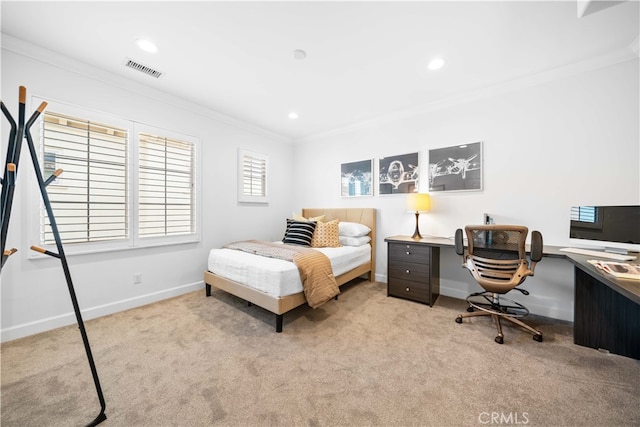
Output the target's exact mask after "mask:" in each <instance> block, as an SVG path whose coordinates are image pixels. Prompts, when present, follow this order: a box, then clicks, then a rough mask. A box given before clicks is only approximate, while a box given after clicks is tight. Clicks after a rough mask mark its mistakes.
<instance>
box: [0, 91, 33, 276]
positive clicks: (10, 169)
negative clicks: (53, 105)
mask: <svg viewBox="0 0 640 427" xmlns="http://www.w3.org/2000/svg"><path fill="white" fill-rule="evenodd" d="M18 98H19V99H18V101H19V102H18V123H17V125H16V122H15V121H14V119H13V117H12V116H11V113H9V110H7V108H6V107H5V105H4V103H2V104H1V106H0V107H1V108H2V112H3V114H4V115H5V117H6V118H7V120H8V121H9V124H10V125H11V131H10V133H9V143H8V144H7V160H6V162H5V170H4V175H3V179H2V195H1V197H2V199H0V203H1V204H2V206H1V208H0V210H1V211H2V218H1V219H2V223H1V226H0V241H1V247H0V256H1V261H0V271H2V266H3V265H4V263H5V261H6V260H7V258H8V256H9V255H10V254H12V253H13V252H15V250H12V251H9V252H5V247H6V242H7V231H8V229H9V220H10V218H11V208H12V206H13V193H14V191H15V181H16V178H17V174H18V163H19V162H20V152H21V149H22V138H23V133H24V114H25V103H26V99H27V89H26V88H25V87H24V86H20V88H19V97H18Z"/></svg>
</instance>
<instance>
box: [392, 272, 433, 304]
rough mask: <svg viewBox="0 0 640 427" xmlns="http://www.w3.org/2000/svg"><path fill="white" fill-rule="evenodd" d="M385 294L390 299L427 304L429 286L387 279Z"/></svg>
mask: <svg viewBox="0 0 640 427" xmlns="http://www.w3.org/2000/svg"><path fill="white" fill-rule="evenodd" d="M387 293H388V295H390V296H392V297H400V298H406V299H411V300H414V301H419V302H423V303H425V304H429V286H428V285H425V284H423V283H418V282H411V281H408V280H403V279H394V278H391V277H390V278H389V279H388V283H387Z"/></svg>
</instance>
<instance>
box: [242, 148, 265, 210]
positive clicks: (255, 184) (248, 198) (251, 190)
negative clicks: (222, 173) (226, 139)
mask: <svg viewBox="0 0 640 427" xmlns="http://www.w3.org/2000/svg"><path fill="white" fill-rule="evenodd" d="M238 157H239V165H238V169H239V183H238V186H239V192H238V200H239V201H241V202H262V203H266V202H267V166H268V165H267V160H268V158H267V156H266V155H264V154H259V153H253V152H250V151H246V150H240V151H239V156H238Z"/></svg>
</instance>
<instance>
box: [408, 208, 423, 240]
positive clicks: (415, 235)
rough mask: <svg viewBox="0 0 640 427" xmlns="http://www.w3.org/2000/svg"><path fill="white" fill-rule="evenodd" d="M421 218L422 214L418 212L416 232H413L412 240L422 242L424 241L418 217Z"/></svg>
mask: <svg viewBox="0 0 640 427" xmlns="http://www.w3.org/2000/svg"><path fill="white" fill-rule="evenodd" d="M419 216H420V212H416V231H414V232H413V236H411V238H412V239H414V240H420V239H422V236H421V235H420V228H419V227H418V217H419Z"/></svg>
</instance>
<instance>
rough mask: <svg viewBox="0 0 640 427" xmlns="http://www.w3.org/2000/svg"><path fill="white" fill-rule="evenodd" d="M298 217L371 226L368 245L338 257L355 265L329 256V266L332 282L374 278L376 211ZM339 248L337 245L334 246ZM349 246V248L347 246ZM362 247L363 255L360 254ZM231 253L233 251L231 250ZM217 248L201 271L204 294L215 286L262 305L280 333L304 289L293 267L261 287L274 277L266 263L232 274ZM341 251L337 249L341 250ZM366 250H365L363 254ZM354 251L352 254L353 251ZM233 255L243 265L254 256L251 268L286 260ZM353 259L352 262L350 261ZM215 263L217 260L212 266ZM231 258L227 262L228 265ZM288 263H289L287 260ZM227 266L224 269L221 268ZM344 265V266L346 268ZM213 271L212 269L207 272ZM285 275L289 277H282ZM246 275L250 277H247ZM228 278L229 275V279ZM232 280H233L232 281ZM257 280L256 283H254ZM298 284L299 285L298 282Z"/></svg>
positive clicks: (308, 211)
mask: <svg viewBox="0 0 640 427" xmlns="http://www.w3.org/2000/svg"><path fill="white" fill-rule="evenodd" d="M302 216H304V217H305V218H314V217H320V216H324V220H323V221H326V222H328V221H332V220H336V219H337V220H339V221H340V222H351V223H360V224H364V225H366V226H367V227H369V228H370V229H371V231H370V232H369V234H368V236H369V237H370V238H371V241H370V242H369V244H367V245H365V246H360V247H358V248H354V250H353V251H351V250H347V251H344V252H347V255H342V256H343V258H342V260H343V261H344V260H345V258H344V257H346V258H349V259H351V261H350V262H351V263H352V264H354V262H355V265H351V266H349V267H345V265H346V264H344V263H342V265H341V263H340V261H339V260H336V259H334V258H332V257H331V256H329V258H330V259H331V264H332V267H333V268H334V273H338V274H336V275H335V278H336V282H337V284H338V286H342V285H344V284H345V283H348V282H350V281H351V280H353V279H355V278H358V277H363V276H364V277H366V278H367V279H368V280H369V281H374V280H375V244H376V210H375V209H373V208H344V209H303V210H302ZM323 249H325V248H321V249H319V250H320V251H321V252H323V253H325V254H326V252H329V253H331V252H341V251H337V250H336V251H333V250H332V249H334V248H326V249H329V250H328V251H325V250H323ZM336 249H341V248H336ZM348 249H350V248H348ZM363 250H364V252H365V253H364V254H363ZM229 251H231V252H237V251H232V250H229ZM220 252H221V250H218V249H212V251H211V253H210V255H209V263H208V270H207V271H205V273H204V282H205V293H206V296H207V297H209V296H211V290H212V287H215V288H217V289H221V290H223V291H225V292H228V293H230V294H232V295H235V296H237V297H239V298H242V299H244V300H246V301H247V302H249V303H250V304H255V305H257V306H259V307H262V308H264V309H266V310H268V311H271V312H272V313H274V314H275V315H276V332H282V324H283V317H284V314H285V313H286V312H288V311H290V310H292V309H294V308H296V307H298V306H300V305H302V304H305V303H306V302H307V301H306V298H305V295H304V292H302V291H301V290H300V288H297V287H296V286H295V282H296V279H295V276H296V275H297V276H298V277H297V282H300V279H299V273H298V271H297V269H296V268H295V266H293V268H294V270H293V272H294V278H292V276H291V272H288V273H286V272H285V273H283V274H278V276H280V280H279V282H278V283H279V284H278V285H277V286H276V288H279V289H276V290H274V289H265V287H264V286H263V285H262V284H264V283H266V282H268V280H269V279H268V277H269V276H274V275H276V274H274V273H273V271H269V270H268V268H269V265H267V266H266V267H265V268H266V271H259V270H255V271H254V272H253V273H250V274H248V275H247V274H244V277H243V274H233V271H234V267H233V265H231V267H229V266H225V265H224V264H225V261H224V258H220ZM344 252H341V254H342V253H344ZM366 252H369V253H366ZM354 253H355V254H354ZM212 255H215V259H212ZM233 256H234V257H240V258H241V260H240V261H239V263H241V264H245V265H246V264H247V261H246V257H255V262H249V264H251V265H252V266H253V267H254V268H255V269H257V268H258V266H259V265H261V264H262V263H266V264H270V265H271V266H273V265H274V264H278V262H280V263H286V262H287V261H282V260H266V259H262V258H263V257H260V256H258V255H253V254H246V253H241V254H234V255H233ZM354 260H355V261H354ZM344 262H347V261H344ZM216 263H218V264H217V265H216ZM231 263H232V261H229V264H231ZM289 264H292V263H289ZM221 266H222V267H227V271H224V270H225V268H220V267H221ZM281 267H282V265H276V266H275V267H273V269H275V270H280V269H281V270H284V268H281ZM345 268H348V269H347V270H346V271H343V270H345ZM211 270H213V272H212V271H211ZM287 274H289V277H288V278H287V277H284V278H283V277H282V276H286V275H287ZM248 276H250V277H251V278H252V279H251V278H248ZM230 277H233V279H232V278H230ZM234 279H235V280H234ZM243 282H252V283H243ZM258 283H260V285H258ZM300 286H301V285H300Z"/></svg>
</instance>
